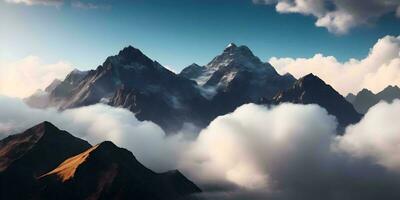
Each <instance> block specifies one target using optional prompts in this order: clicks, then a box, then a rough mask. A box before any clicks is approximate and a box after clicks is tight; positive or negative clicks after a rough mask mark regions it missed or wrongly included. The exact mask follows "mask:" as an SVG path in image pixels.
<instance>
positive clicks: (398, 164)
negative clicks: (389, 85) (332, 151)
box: [339, 100, 400, 172]
mask: <svg viewBox="0 0 400 200" xmlns="http://www.w3.org/2000/svg"><path fill="white" fill-rule="evenodd" d="M399 112H400V100H395V101H394V102H393V103H392V104H388V103H384V102H382V103H380V104H378V105H376V106H374V107H373V108H372V109H371V110H369V111H368V113H367V114H366V115H365V117H364V119H363V120H362V121H361V122H360V123H358V124H356V125H354V126H350V127H348V128H347V130H346V134H345V135H344V136H343V137H342V138H341V139H340V143H339V147H340V149H342V150H345V151H346V152H348V153H350V154H351V155H353V156H354V157H357V158H369V159H372V160H373V161H374V162H376V163H378V164H380V165H382V166H385V167H387V168H388V169H390V170H393V171H396V172H400V154H399V151H400V148H399V144H400V134H399V131H400V123H399V119H398V113H399Z"/></svg>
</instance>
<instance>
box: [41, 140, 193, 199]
mask: <svg viewBox="0 0 400 200" xmlns="http://www.w3.org/2000/svg"><path fill="white" fill-rule="evenodd" d="M40 181H41V182H42V185H43V188H44V189H43V190H42V191H41V194H40V199H143V200H146V199H149V200H150V199H152V200H158V199H160V200H161V199H165V200H167V199H168V200H173V199H178V198H180V199H183V197H185V196H187V195H189V194H192V193H197V192H200V189H199V188H198V187H197V186H196V185H194V184H193V183H192V182H190V181H189V180H188V179H186V178H185V177H184V176H183V175H182V174H180V173H179V172H178V171H171V172H167V173H160V174H158V173H155V172H153V171H151V170H149V169H147V168H146V167H144V166H143V165H142V164H140V163H139V162H138V161H137V160H136V158H135V157H134V156H133V154H132V153H131V152H129V151H128V150H126V149H122V148H119V147H117V146H115V145H114V144H113V143H111V142H103V143H101V144H99V145H96V146H94V147H92V148H91V149H89V150H87V151H85V152H83V153H81V154H79V155H76V156H74V157H72V158H69V159H67V160H66V161H64V162H63V163H62V164H61V165H59V166H58V167H57V168H56V169H54V170H52V171H51V172H49V173H47V174H45V175H43V176H42V177H41V178H40Z"/></svg>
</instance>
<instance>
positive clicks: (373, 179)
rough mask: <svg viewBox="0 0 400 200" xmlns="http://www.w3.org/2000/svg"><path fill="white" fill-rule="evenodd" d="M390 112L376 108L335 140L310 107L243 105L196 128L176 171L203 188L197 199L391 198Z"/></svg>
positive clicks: (395, 180) (393, 121)
mask: <svg viewBox="0 0 400 200" xmlns="http://www.w3.org/2000/svg"><path fill="white" fill-rule="evenodd" d="M398 109H400V102H397V103H394V104H384V105H380V106H377V107H376V108H375V109H374V110H373V111H372V112H371V113H369V114H367V117H366V118H365V119H364V120H363V121H362V122H361V123H360V124H358V125H356V126H355V127H353V128H349V129H348V130H347V131H348V133H347V134H349V136H346V135H345V136H344V137H337V136H335V127H336V121H335V119H334V118H333V117H332V116H330V115H328V114H327V112H326V111H325V110H324V109H322V108H320V107H318V106H316V105H293V104H282V105H280V106H277V107H272V108H267V107H262V106H257V105H252V104H249V105H244V106H242V107H240V108H238V109H237V110H236V111H235V112H233V113H231V114H228V115H225V116H222V117H219V118H217V119H215V120H214V121H213V122H212V123H211V124H210V125H209V126H208V127H207V128H206V129H204V130H203V131H202V132H201V133H200V135H199V137H198V139H197V140H196V141H195V142H194V143H193V144H192V145H191V146H190V148H189V151H187V152H186V154H185V155H186V157H184V159H183V162H185V164H186V168H184V169H188V170H186V171H185V172H186V173H187V174H188V175H189V176H190V177H191V178H192V179H193V180H196V181H197V183H198V184H204V185H205V186H204V185H203V187H204V188H208V187H207V185H208V186H209V187H210V188H208V190H206V192H205V193H204V194H203V197H204V199H308V200H310V199H311V200H313V199H335V200H336V199H337V200H339V199H340V200H346V199H349V200H350V199H397V198H399V197H400V193H399V192H398V191H397V189H396V187H399V186H400V179H399V178H400V176H399V175H400V173H399V172H400V171H396V170H399V169H400V166H399V165H398V161H399V159H398V158H399V157H398V156H397V155H398V153H399V151H400V150H399V149H398V147H397V144H398V142H399V136H396V134H395V132H396V130H397V132H398V130H400V129H399V125H398V124H399V122H400V120H399V119H398V118H395V117H394V118H393V113H396V112H398V111H399V110H398ZM389 110H391V111H390V113H389ZM387 117H389V119H390V120H388V118H387ZM382 118H383V119H382ZM374 119H379V120H377V121H376V120H374ZM384 119H386V120H384ZM369 127H374V128H373V129H370V130H369ZM378 127H380V128H382V127H387V128H388V129H389V130H388V131H386V132H382V131H381V132H378V130H381V129H379V128H378ZM354 133H356V134H354ZM380 133H381V134H380ZM365 137H366V138H365ZM376 138H380V139H377V140H374V139H376ZM371 149H372V150H371ZM369 156H372V157H376V156H377V157H376V158H377V159H376V160H373V159H370V158H369ZM387 159H388V160H389V161H390V162H389V163H394V164H390V165H387V163H386V160H387ZM382 160H383V161H382ZM392 167H393V168H392ZM392 169H396V170H392ZM224 182H225V185H224ZM231 184H233V185H235V186H236V187H232V185H231ZM223 186H225V187H223ZM213 187H214V188H213ZM215 187H217V188H215ZM218 187H222V188H223V189H225V190H224V191H223V192H207V191H213V189H214V190H218ZM219 189H220V190H221V188H219Z"/></svg>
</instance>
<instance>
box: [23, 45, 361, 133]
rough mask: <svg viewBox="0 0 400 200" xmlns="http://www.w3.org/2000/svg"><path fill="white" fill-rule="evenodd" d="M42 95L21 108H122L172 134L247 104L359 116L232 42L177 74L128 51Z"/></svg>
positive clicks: (322, 88)
mask: <svg viewBox="0 0 400 200" xmlns="http://www.w3.org/2000/svg"><path fill="white" fill-rule="evenodd" d="M313 77H314V78H313ZM314 84H315V86H314ZM45 93H46V95H36V97H35V95H33V96H32V97H30V98H28V99H26V102H27V103H28V104H29V105H33V106H35V104H37V103H35V102H37V101H38V100H37V99H38V96H39V97H40V96H46V98H45V99H46V101H45V102H46V104H45V105H39V106H37V107H41V108H43V107H57V108H58V109H60V110H64V109H69V108H76V107H81V106H86V105H92V104H96V103H104V104H108V105H111V106H115V107H123V108H126V109H128V110H130V111H132V112H133V113H135V116H136V117H137V118H138V119H139V120H148V121H152V122H154V123H156V124H157V125H159V126H160V127H161V128H162V129H163V130H164V131H165V132H166V133H167V134H169V133H174V132H177V131H179V130H180V129H181V128H182V127H183V125H184V124H185V123H191V124H194V125H195V126H197V127H199V128H204V127H206V126H207V125H208V124H209V123H210V122H211V121H212V120H213V119H215V118H216V117H217V116H220V115H224V114H227V113H230V112H233V111H234V110H235V109H236V108H237V107H239V106H241V105H243V104H246V103H261V104H277V103H282V102H292V103H301V104H310V103H313V104H318V105H320V106H322V107H324V108H325V109H327V110H328V111H329V113H330V114H332V115H334V116H336V117H337V118H338V122H339V124H340V125H341V126H342V127H345V126H347V125H348V124H351V123H355V122H357V121H358V120H359V119H360V118H361V115H360V114H358V113H357V112H356V111H355V110H354V108H353V107H352V105H351V104H350V103H348V102H347V101H346V100H345V99H344V97H342V96H341V95H340V94H339V93H337V92H336V91H335V90H334V89H333V88H332V87H331V86H329V85H327V84H325V83H324V82H323V81H322V80H320V79H319V78H318V77H315V76H314V75H313V76H306V77H304V78H301V79H300V80H296V79H295V78H294V77H293V76H292V75H290V74H285V75H280V74H278V73H277V71H276V70H275V69H274V67H273V66H272V65H270V64H269V63H265V62H262V61H261V60H260V59H259V58H258V57H257V56H255V55H254V54H253V53H252V51H251V50H250V49H249V48H248V47H246V46H237V45H235V44H233V43H232V44H229V45H228V46H227V47H226V48H225V49H224V50H223V52H222V53H221V54H220V55H217V56H216V57H215V58H214V59H212V60H211V61H210V62H209V63H208V64H207V65H205V66H200V65H197V64H192V65H190V66H188V67H186V68H184V69H183V70H182V71H181V72H180V73H179V74H175V73H173V72H171V71H169V70H168V69H167V68H165V67H163V66H162V65H161V64H159V63H158V62H157V61H154V60H152V59H150V58H149V57H147V56H146V55H144V54H143V53H142V52H141V51H140V50H139V49H136V48H134V47H132V46H128V47H126V48H124V49H122V50H121V51H120V52H119V53H118V54H117V55H114V56H110V57H108V58H107V59H106V60H105V61H104V62H103V64H102V65H100V66H98V67H97V68H96V69H95V70H90V71H79V70H74V71H72V72H71V73H70V74H69V75H68V76H67V77H66V78H65V79H64V80H63V81H57V80H55V81H54V82H53V83H52V84H51V85H50V86H49V87H48V88H47V89H46V91H45ZM304 94H305V95H304ZM35 99H36V100H35ZM39 99H40V98H39ZM335 105H339V106H335Z"/></svg>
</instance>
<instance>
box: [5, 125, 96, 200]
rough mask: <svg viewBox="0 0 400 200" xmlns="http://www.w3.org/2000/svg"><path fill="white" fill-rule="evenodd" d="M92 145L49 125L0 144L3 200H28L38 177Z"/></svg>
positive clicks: (36, 127)
mask: <svg viewBox="0 0 400 200" xmlns="http://www.w3.org/2000/svg"><path fill="white" fill-rule="evenodd" d="M90 147H91V145H90V144H89V143H88V142H86V141H84V140H81V139H79V138H76V137H74V136H72V135H71V134H69V133H68V132H66V131H62V130H59V129H58V128H57V127H55V126H54V125H52V124H51V123H49V122H43V123H41V124H38V125H36V126H34V127H32V128H30V129H28V130H26V131H25V132H23V133H20V134H16V135H11V136H8V137H6V138H5V139H3V140H1V141H0V199H27V197H28V194H30V193H31V192H32V191H33V190H35V189H37V181H36V177H38V176H40V175H42V174H44V173H46V172H48V171H50V170H51V169H54V168H55V167H56V166H57V165H59V164H60V163H61V162H62V161H64V160H65V159H66V158H68V157H70V156H73V155H76V154H78V153H80V152H82V151H84V150H86V149H88V148H90Z"/></svg>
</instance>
